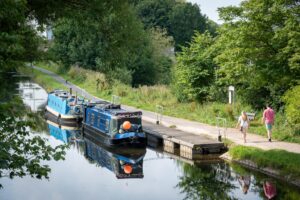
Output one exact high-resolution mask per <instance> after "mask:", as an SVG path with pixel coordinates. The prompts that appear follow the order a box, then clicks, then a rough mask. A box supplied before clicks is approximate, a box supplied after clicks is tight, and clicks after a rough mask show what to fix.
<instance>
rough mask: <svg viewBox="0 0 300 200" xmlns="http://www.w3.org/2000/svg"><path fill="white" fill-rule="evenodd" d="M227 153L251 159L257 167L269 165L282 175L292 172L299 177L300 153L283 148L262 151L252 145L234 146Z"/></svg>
mask: <svg viewBox="0 0 300 200" xmlns="http://www.w3.org/2000/svg"><path fill="white" fill-rule="evenodd" d="M229 154H230V155H231V156H232V158H233V159H241V160H252V161H253V162H255V163H256V164H257V165H258V166H259V167H270V168H272V169H275V170H280V172H281V173H282V174H283V175H290V174H293V175H295V176H297V177H298V178H299V177H300V170H299V165H300V155H299V154H296V153H290V152H287V151H284V150H276V149H275V150H268V151H264V150H261V149H258V148H254V147H245V146H235V147H232V148H230V150H229Z"/></svg>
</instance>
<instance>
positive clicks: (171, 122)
mask: <svg viewBox="0 0 300 200" xmlns="http://www.w3.org/2000/svg"><path fill="white" fill-rule="evenodd" d="M34 69H35V70H39V71H41V72H43V73H45V74H47V75H49V76H51V77H52V78H53V79H55V80H56V81H57V82H60V83H61V84H63V85H64V86H65V87H67V88H70V87H71V88H72V89H73V91H78V94H82V95H83V96H85V97H86V98H89V99H97V98H96V97H94V96H93V95H90V94H89V93H87V92H86V91H85V90H83V89H81V88H79V87H77V86H76V85H74V84H72V83H70V82H69V81H66V80H65V79H63V78H62V77H60V76H58V75H56V74H54V73H53V72H50V71H48V70H45V69H42V68H38V67H34ZM123 107H124V108H125V109H126V110H136V108H134V107H131V106H123ZM161 119H162V120H161V122H160V124H161V125H163V126H166V127H176V129H178V130H182V131H185V132H189V133H193V134H197V135H206V136H209V137H211V138H213V139H215V140H216V139H217V137H218V133H219V131H220V128H218V127H214V126H210V125H206V124H202V123H199V122H193V121H189V120H185V119H179V118H174V117H169V116H165V115H163V116H162V118H161ZM143 120H146V121H148V122H151V123H156V121H157V115H156V113H154V112H150V111H143ZM222 131H223V132H225V129H224V130H222ZM225 133H226V135H223V138H224V137H226V138H227V139H229V140H230V141H232V142H233V143H235V144H238V145H243V146H245V147H256V148H259V149H263V150H272V149H281V150H285V151H287V152H291V153H300V145H299V144H294V143H287V142H281V141H273V142H272V143H270V142H268V141H267V140H266V137H261V136H258V135H255V134H248V135H247V143H246V144H244V143H243V138H242V134H241V133H240V132H239V131H238V130H236V129H232V128H227V129H226V132H225ZM298 157H299V156H296V157H295V158H297V159H298V160H299V158H298ZM282 164H285V163H282ZM270 167H273V168H274V167H276V166H270ZM259 168H260V167H257V169H259ZM262 172H264V171H262Z"/></svg>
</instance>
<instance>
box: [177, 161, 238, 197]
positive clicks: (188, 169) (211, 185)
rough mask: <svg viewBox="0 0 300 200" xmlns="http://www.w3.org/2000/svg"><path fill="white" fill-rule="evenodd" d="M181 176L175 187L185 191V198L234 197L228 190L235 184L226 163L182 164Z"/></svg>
mask: <svg viewBox="0 0 300 200" xmlns="http://www.w3.org/2000/svg"><path fill="white" fill-rule="evenodd" d="M182 168H183V176H182V177H180V182H179V183H178V185H177V187H179V188H180V189H181V193H185V194H186V197H185V199H207V200H210V199H235V198H233V197H231V196H230V191H231V190H233V189H235V188H236V186H235V185H234V184H233V183H232V180H233V177H232V176H231V170H230V167H229V165H228V164H226V163H218V164H213V165H211V164H201V165H198V166H192V165H189V164H186V163H183V164H182Z"/></svg>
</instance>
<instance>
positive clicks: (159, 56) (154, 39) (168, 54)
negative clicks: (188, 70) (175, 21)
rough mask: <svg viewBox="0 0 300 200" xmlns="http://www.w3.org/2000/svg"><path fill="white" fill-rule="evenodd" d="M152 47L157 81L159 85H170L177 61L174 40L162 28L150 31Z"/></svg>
mask: <svg viewBox="0 0 300 200" xmlns="http://www.w3.org/2000/svg"><path fill="white" fill-rule="evenodd" d="M149 34H150V41H151V45H152V59H153V62H154V63H153V65H154V66H155V72H156V75H155V77H156V80H155V83H158V84H169V83H170V81H171V66H172V65H173V61H174V59H175V54H174V48H173V38H172V37H170V36H168V35H167V31H166V30H163V29H160V28H151V29H149Z"/></svg>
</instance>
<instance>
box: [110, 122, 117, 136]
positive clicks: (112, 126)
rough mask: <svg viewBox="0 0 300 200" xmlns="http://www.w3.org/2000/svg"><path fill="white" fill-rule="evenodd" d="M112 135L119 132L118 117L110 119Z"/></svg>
mask: <svg viewBox="0 0 300 200" xmlns="http://www.w3.org/2000/svg"><path fill="white" fill-rule="evenodd" d="M109 132H110V135H114V134H116V133H118V120H117V119H113V118H112V119H111V120H110V130H109Z"/></svg>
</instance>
